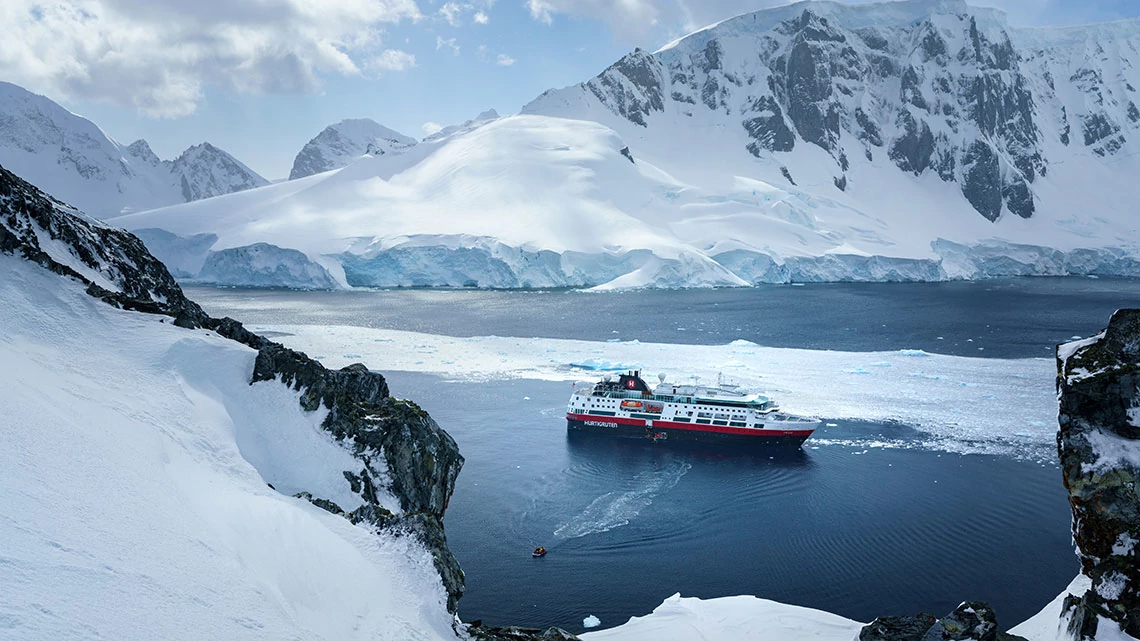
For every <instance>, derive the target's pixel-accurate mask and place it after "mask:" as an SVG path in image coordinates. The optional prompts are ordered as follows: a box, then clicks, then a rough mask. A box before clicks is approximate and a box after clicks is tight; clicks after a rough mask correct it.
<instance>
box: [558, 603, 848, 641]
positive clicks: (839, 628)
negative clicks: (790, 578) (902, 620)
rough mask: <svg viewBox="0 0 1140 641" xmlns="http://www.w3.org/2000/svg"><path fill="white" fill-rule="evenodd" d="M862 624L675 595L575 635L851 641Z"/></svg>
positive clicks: (640, 639)
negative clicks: (648, 610)
mask: <svg viewBox="0 0 1140 641" xmlns="http://www.w3.org/2000/svg"><path fill="white" fill-rule="evenodd" d="M863 625H864V624H862V623H858V622H856V621H852V620H851V619H845V618H843V617H841V616H838V615H835V614H830V613H827V612H822V611H820V610H812V609H810V608H802V607H799V606H795V605H785V604H783V603H776V602H775V601H768V600H766V599H758V598H756V597H753V596H732V597H723V598H720V599H708V600H702V599H697V598H692V597H688V598H686V597H682V596H681V595H680V594H674V595H673V596H671V597H669V598H668V599H665V602H664V603H662V604H661V605H659V606H657V608H656V609H654V610H653V613H652V614H648V615H646V616H643V617H633V618H631V619H630V620H629V622H627V623H625V624H623V625H620V626H617V627H616V628H610V629H608V630H600V631H598V632H587V633H585V634H582V635H580V636H581V637H582V639H584V640H586V641H609V640H612V641H693V640H694V639H735V640H737V641H797V640H799V639H818V640H819V641H851V640H852V639H855V638H857V637H858V636H859V630H860V629H861V628H862V627H863Z"/></svg>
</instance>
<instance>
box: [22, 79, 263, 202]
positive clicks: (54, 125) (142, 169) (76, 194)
mask: <svg viewBox="0 0 1140 641" xmlns="http://www.w3.org/2000/svg"><path fill="white" fill-rule="evenodd" d="M0 164H3V165H4V166H5V167H9V168H11V169H12V170H14V171H16V172H17V173H18V174H19V175H20V176H21V177H24V178H25V179H26V180H28V181H29V182H31V183H32V184H34V185H36V186H38V187H40V188H41V189H43V190H45V191H47V192H49V193H51V194H52V195H54V196H55V197H57V198H59V199H61V200H63V201H65V202H67V203H70V204H72V205H74V206H76V207H78V208H80V209H82V210H84V211H86V212H88V213H90V214H92V215H94V216H98V217H101V218H105V217H109V216H114V215H119V214H121V213H123V212H125V211H140V210H144V209H153V208H155V207H162V206H165V205H172V204H175V203H182V202H188V201H191V200H198V199H200V198H209V197H212V196H219V195H221V194H228V193H231V192H235V191H241V190H243V189H251V188H254V187H261V186H264V185H267V184H269V182H268V181H267V180H265V179H264V178H262V177H261V176H259V175H258V174H257V173H256V172H254V171H253V170H252V169H250V168H249V167H246V166H245V165H243V164H242V163H241V162H239V161H238V160H237V159H235V158H234V157H233V156H231V155H229V154H228V153H226V152H224V151H222V150H221V149H218V148H217V147H214V146H213V145H211V144H209V143H202V144H200V145H195V146H193V147H190V148H189V149H187V150H186V151H185V152H183V153H182V155H180V156H179V157H178V158H176V159H175V160H172V161H171V160H161V159H159V157H158V156H157V155H155V153H154V152H153V151H151V148H150V145H148V144H147V143H146V141H145V140H138V141H135V142H133V143H131V144H130V145H125V146H124V145H121V144H119V143H118V142H116V141H115V140H113V139H112V138H110V137H109V136H107V135H106V134H104V133H103V131H102V130H100V129H99V127H98V126H96V125H95V124H94V123H92V122H91V121H90V120H87V119H86V118H83V117H82V116H78V115H76V114H73V113H71V112H70V111H68V110H66V109H64V108H63V107H61V106H59V105H58V104H56V103H55V102H53V101H51V100H50V99H48V98H45V97H44V96H40V95H36V94H33V93H31V92H29V91H26V90H25V89H23V88H21V87H19V86H17V85H14V84H11V83H7V82H0Z"/></svg>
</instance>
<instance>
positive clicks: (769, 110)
mask: <svg viewBox="0 0 1140 641" xmlns="http://www.w3.org/2000/svg"><path fill="white" fill-rule="evenodd" d="M754 109H755V110H756V111H758V112H759V115H757V116H755V117H752V118H749V119H748V120H745V121H744V122H743V123H741V124H743V125H744V129H745V131H747V132H748V135H749V136H750V137H751V138H752V139H753V141H754V142H751V143H748V151H750V152H752V155H753V156H760V150H761V149H767V150H768V151H791V150H792V149H793V148H794V147H795V145H796V135H795V134H794V133H792V130H791V129H789V128H788V125H787V124H786V123H785V122H784V114H783V111H782V110H781V109H780V105H779V104H777V103H776V100H775V99H774V98H773V97H772V96H764V97H762V98H760V99H759V100H757V101H756V103H755V105H754Z"/></svg>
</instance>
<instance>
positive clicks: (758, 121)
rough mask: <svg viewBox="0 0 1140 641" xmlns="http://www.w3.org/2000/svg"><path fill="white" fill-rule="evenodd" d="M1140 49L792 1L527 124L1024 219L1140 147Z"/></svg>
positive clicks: (606, 76)
mask: <svg viewBox="0 0 1140 641" xmlns="http://www.w3.org/2000/svg"><path fill="white" fill-rule="evenodd" d="M1137 36H1140V22H1138V21H1125V22H1119V23H1113V24H1107V25H1091V26H1087V27H1074V28H1064V29H1012V28H1010V27H1008V26H1007V25H1006V23H1005V16H1004V14H1002V13H1000V12H997V11H994V10H989V9H976V8H971V7H968V6H967V5H966V4H965V3H964V2H962V1H961V0H910V1H904V2H890V3H873V4H864V5H855V6H852V5H847V4H839V3H828V2H805V3H796V4H792V5H787V6H783V7H779V8H776V9H772V10H767V11H762V12H757V13H752V14H745V15H742V16H738V17H736V18H732V19H729V20H726V21H724V22H722V23H720V24H717V25H713V26H712V27H709V28H706V29H703V30H701V31H699V32H697V33H694V34H692V35H690V36H687V37H685V38H682V39H680V40H678V41H676V42H673V43H670V44H669V45H666V46H665V47H663V48H662V49H661V50H659V51H657V52H656V53H653V54H650V53H647V52H644V51H635V52H634V53H632V54H629V55H628V56H626V57H625V58H623V59H622V60H620V61H618V62H617V63H615V64H614V65H613V66H611V67H610V68H609V69H607V70H605V71H604V72H602V73H601V74H600V75H599V76H597V77H596V78H594V79H592V80H590V81H588V82H586V83H583V84H582V85H577V86H574V87H570V88H567V89H562V90H557V91H549V92H547V93H545V94H544V95H543V96H541V97H540V98H538V99H537V100H535V101H534V102H532V103H531V104H529V105H527V106H526V107H525V108H524V110H523V111H524V112H526V113H539V114H545V115H559V116H565V117H583V116H584V115H589V116H590V117H597V118H600V119H601V121H602V122H605V124H607V125H610V126H613V127H614V128H615V129H617V131H618V132H619V133H621V134H622V135H623V136H626V137H627V138H629V139H630V142H631V143H632V144H635V145H638V146H640V144H639V143H641V142H643V141H644V142H645V143H646V146H647V148H646V149H644V150H643V151H642V153H643V154H645V153H649V155H650V157H651V158H654V159H655V158H656V157H657V156H656V154H657V153H664V152H665V151H666V150H665V149H664V146H663V145H662V144H661V143H663V142H664V143H665V144H666V145H667V144H668V138H669V137H670V134H672V135H676V134H677V133H680V132H685V134H687V137H686V139H687V140H691V141H692V143H693V144H692V146H693V147H695V148H694V149H692V150H691V151H693V152H695V153H698V154H699V153H701V152H706V153H707V152H711V153H718V152H720V151H722V150H721V149H717V145H718V143H720V144H727V145H729V146H731V147H733V148H736V149H739V150H747V152H748V153H749V154H751V155H752V156H754V157H755V158H756V160H757V162H756V163H755V164H756V165H761V166H768V167H769V172H768V173H770V174H774V173H775V172H773V171H771V168H773V167H774V168H776V169H777V170H779V172H780V174H781V175H774V176H773V178H774V179H776V180H777V181H778V182H781V183H782V184H786V185H794V184H805V185H806V184H811V183H812V182H813V181H817V180H818V179H819V174H830V176H828V177H829V178H830V179H831V180H830V181H827V182H831V183H832V184H831V185H827V184H826V183H825V184H822V185H817V186H816V189H820V190H821V191H825V192H826V191H831V192H836V191H848V190H852V191H854V192H856V197H857V198H858V197H859V196H863V197H864V198H865V199H867V203H868V204H870V198H872V197H874V194H873V192H874V191H875V190H876V189H878V188H880V187H884V186H886V185H884V184H883V182H882V181H888V180H890V181H893V182H899V181H900V180H901V179H902V178H903V177H904V176H908V175H911V176H914V177H916V178H918V179H922V178H923V177H924V176H936V177H937V178H938V179H940V180H942V181H944V182H947V183H954V184H957V185H958V186H960V189H961V193H962V198H963V199H964V200H965V203H962V204H964V205H968V206H970V207H972V208H973V209H975V210H976V211H977V212H978V213H980V214H981V215H982V216H984V217H986V218H987V219H989V220H996V219H998V218H999V217H1001V216H1003V215H1016V216H1020V217H1022V218H1029V217H1031V216H1033V214H1034V212H1035V211H1036V210H1037V209H1038V207H1041V206H1044V207H1049V206H1050V205H1051V203H1050V202H1043V201H1045V200H1046V199H1047V198H1049V197H1050V196H1051V194H1050V193H1049V191H1048V189H1047V188H1046V187H1043V186H1041V187H1040V188H1039V186H1040V182H1041V181H1039V179H1042V178H1045V177H1046V176H1047V175H1048V173H1049V172H1050V170H1052V169H1058V170H1060V168H1061V167H1062V166H1064V165H1068V164H1073V163H1074V161H1078V160H1080V161H1089V160H1091V161H1092V162H1081V163H1080V164H1091V165H1094V166H1096V167H1102V168H1103V167H1108V166H1110V165H1111V164H1113V163H1114V162H1115V161H1116V160H1118V159H1120V158H1126V157H1129V156H1131V155H1133V153H1134V151H1135V150H1136V149H1137V147H1136V146H1135V144H1134V143H1132V142H1129V141H1131V140H1133V139H1135V138H1138V136H1137V134H1140V110H1138V109H1137V107H1136V104H1135V103H1134V102H1133V101H1134V99H1140V98H1136V97H1135V91H1136V90H1135V88H1134V87H1135V86H1138V85H1140V69H1134V63H1137V62H1140V49H1138V44H1137ZM718 128H719V129H723V130H724V131H723V132H718V135H717V136H715V138H714V137H710V139H709V140H707V141H702V140H701V137H702V132H703V131H704V130H708V129H718ZM718 139H719V140H718ZM808 147H814V148H809V149H805V148H808ZM817 150H818V151H822V152H823V154H820V153H818V152H817ZM1090 156H1091V158H1090ZM860 157H861V158H863V159H865V161H866V162H865V163H857V164H858V165H860V166H858V167H854V168H853V167H852V165H853V164H856V159H858V158H860ZM1100 159H1103V160H1100ZM806 163H811V164H814V165H822V166H817V167H812V168H811V169H806V168H805V169H804V170H800V168H799V167H798V166H797V165H802V164H806ZM720 164H722V165H723V163H720ZM1060 172H1061V173H1062V175H1061V176H1060V177H1059V178H1060V180H1065V181H1067V180H1069V179H1070V175H1069V173H1070V172H1066V171H1064V170H1060ZM781 178H782V180H780V179H781ZM1076 183H1077V181H1076V180H1073V184H1072V185H1070V186H1071V187H1074V188H1076V187H1078V186H1079V185H1078V184H1076ZM1100 186H1102V187H1109V186H1115V185H1113V184H1112V183H1102V184H1101V185H1100ZM821 188H822V189H821ZM860 192H862V193H860ZM1067 204H1068V203H1066V205H1067Z"/></svg>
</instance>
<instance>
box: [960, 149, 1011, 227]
mask: <svg viewBox="0 0 1140 641" xmlns="http://www.w3.org/2000/svg"><path fill="white" fill-rule="evenodd" d="M963 163H964V164H965V165H966V174H965V176H964V177H963V181H962V194H963V195H965V196H966V200H968V201H970V204H971V205H973V206H974V209H977V210H978V212H979V213H981V214H982V215H983V216H985V217H986V218H988V219H990V220H997V217H998V216H1000V215H1001V205H1002V192H1001V174H1000V172H999V168H998V157H997V154H995V153H994V150H993V149H991V148H990V146H989V145H987V144H986V143H985V142H983V141H981V140H979V141H977V142H975V143H974V144H973V145H971V146H970V149H969V151H968V152H967V153H966V157H965V158H964V159H963Z"/></svg>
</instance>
